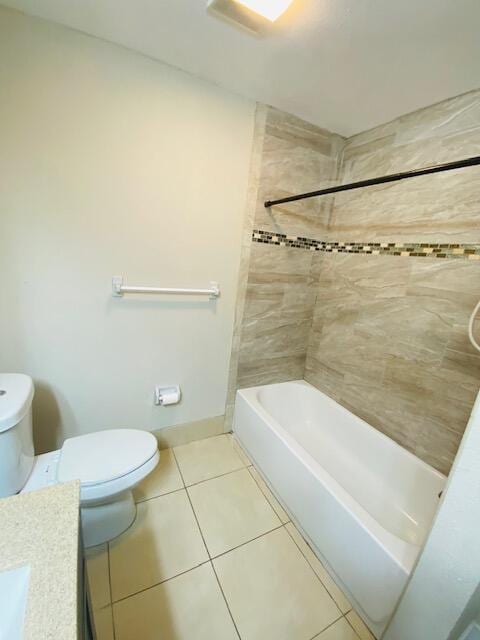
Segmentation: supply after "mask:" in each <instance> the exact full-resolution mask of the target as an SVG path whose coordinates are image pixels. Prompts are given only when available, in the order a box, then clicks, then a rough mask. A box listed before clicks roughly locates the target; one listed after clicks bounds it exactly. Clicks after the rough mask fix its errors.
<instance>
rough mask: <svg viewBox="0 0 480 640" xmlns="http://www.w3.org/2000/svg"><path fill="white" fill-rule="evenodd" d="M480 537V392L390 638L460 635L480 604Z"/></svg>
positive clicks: (451, 639) (452, 639)
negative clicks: (479, 594)
mask: <svg viewBox="0 0 480 640" xmlns="http://www.w3.org/2000/svg"><path fill="white" fill-rule="evenodd" d="M479 541H480V393H479V395H478V396H477V401H476V403H475V406H474V408H473V411H472V416H471V418H470V421H469V424H468V426H467V430H466V432H465V435H464V437H463V440H462V444H461V445H460V449H459V451H458V454H457V457H456V459H455V462H454V465H453V467H452V471H451V473H450V476H449V479H448V483H447V487H446V491H445V494H444V497H443V500H442V503H441V505H440V509H439V511H438V513H437V516H436V518H435V522H434V524H433V527H432V531H431V532H430V536H429V538H428V540H427V543H426V545H425V548H424V550H423V552H422V555H421V556H420V559H419V561H418V565H417V567H416V569H415V572H414V574H413V575H412V578H411V580H410V583H409V584H408V586H407V589H406V591H405V593H404V595H403V598H402V600H401V601H400V604H399V607H398V609H397V612H396V614H395V615H394V617H393V620H392V623H391V625H390V627H389V628H388V629H387V632H386V634H385V640H407V639H408V640H447V639H448V640H456V639H457V638H458V635H459V633H460V632H461V631H462V627H464V626H465V624H464V623H465V622H468V618H470V620H471V619H472V618H473V617H474V613H475V609H476V608H478V593H479V584H480V543H479ZM467 614H468V615H467Z"/></svg>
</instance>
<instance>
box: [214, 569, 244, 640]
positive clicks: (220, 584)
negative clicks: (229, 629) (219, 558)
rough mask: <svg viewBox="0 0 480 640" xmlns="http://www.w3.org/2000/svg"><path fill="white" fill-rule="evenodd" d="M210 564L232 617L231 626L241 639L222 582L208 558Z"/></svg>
mask: <svg viewBox="0 0 480 640" xmlns="http://www.w3.org/2000/svg"><path fill="white" fill-rule="evenodd" d="M210 564H211V565H212V569H213V573H214V574H215V578H216V579H217V583H218V587H219V589H220V591H221V593H222V596H223V599H224V600H225V605H226V607H227V610H228V613H229V614H230V618H231V619H232V622H233V626H234V627H235V631H236V632H237V636H238V637H239V640H241V636H240V632H239V631H238V627H237V623H236V622H235V618H234V617H233V615H232V612H231V610H230V605H229V604H228V600H227V596H226V595H225V593H224V591H223V587H222V583H221V582H220V578H219V577H218V575H217V571H216V569H215V567H214V565H213V562H212V561H211V560H210Z"/></svg>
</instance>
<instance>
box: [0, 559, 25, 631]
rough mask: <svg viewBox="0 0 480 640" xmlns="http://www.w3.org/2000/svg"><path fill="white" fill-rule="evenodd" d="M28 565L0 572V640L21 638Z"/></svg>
mask: <svg viewBox="0 0 480 640" xmlns="http://www.w3.org/2000/svg"><path fill="white" fill-rule="evenodd" d="M29 582H30V567H28V566H23V567H18V568H16V569H10V570H9V571H1V572H0V640H22V637H23V622H24V618H25V610H26V608H27V596H28V583H29Z"/></svg>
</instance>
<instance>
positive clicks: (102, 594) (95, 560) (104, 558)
mask: <svg viewBox="0 0 480 640" xmlns="http://www.w3.org/2000/svg"><path fill="white" fill-rule="evenodd" d="M85 562H86V571H87V584H88V593H89V596H90V605H91V607H92V609H93V610H96V609H101V608H102V607H106V606H107V605H109V604H110V603H111V596H110V576H109V568H108V545H107V544H106V543H105V544H101V545H98V546H97V547H90V548H89V549H85Z"/></svg>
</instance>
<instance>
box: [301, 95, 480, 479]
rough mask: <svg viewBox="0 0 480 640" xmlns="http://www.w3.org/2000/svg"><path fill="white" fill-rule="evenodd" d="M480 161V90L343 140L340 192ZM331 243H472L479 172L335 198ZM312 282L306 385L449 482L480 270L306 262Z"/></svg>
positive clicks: (465, 409) (472, 369) (369, 260)
mask: <svg viewBox="0 0 480 640" xmlns="http://www.w3.org/2000/svg"><path fill="white" fill-rule="evenodd" d="M478 154H480V92H479V91H477V92H472V93H469V94H466V95H464V96H460V97H458V98H454V99H452V100H448V101H446V102H443V103H441V104H439V105H434V106H432V107H429V108H427V109H423V110H421V111H417V112H415V113H412V114H409V115H406V116H403V117H401V118H398V119H397V120H395V121H393V122H390V123H388V124H386V125H383V126H381V127H377V128H376V129H373V130H372V131H367V132H366V133H362V134H360V135H358V136H354V137H353V138H350V139H349V140H347V142H346V145H345V149H344V155H343V162H342V165H341V170H340V178H341V181H342V182H351V181H355V180H360V179H362V178H366V177H373V176H376V175H384V174H388V173H393V172H396V171H404V170H408V169H413V168H415V167H422V166H428V165H432V164H438V163H441V162H448V161H450V160H454V159H461V158H465V157H468V156H470V155H478ZM328 233H329V237H330V239H332V240H333V239H335V240H336V241H337V240H338V241H347V240H350V241H372V239H375V240H374V241H376V242H379V241H389V242H395V241H396V242H398V241H407V240H409V241H416V242H422V241H423V242H448V243H456V242H469V243H478V242H480V170H479V169H478V168H472V169H463V170H459V171H453V172H450V173H442V174H439V175H437V176H426V177H421V178H414V179H411V180H408V181H405V182H401V183H396V184H392V185H382V186H378V187H371V188H368V189H362V190H359V191H351V192H348V193H345V194H338V195H337V196H336V198H335V204H334V209H333V212H332V215H331V221H330V229H329V232H328ZM314 259H315V263H316V265H315V267H316V270H317V274H318V275H319V285H318V290H317V293H318V297H317V303H316V307H315V317H314V322H313V326H312V332H311V334H310V341H309V348H308V356H307V363H306V371H305V378H306V380H308V381H309V382H311V383H312V384H314V385H315V386H317V387H318V388H319V389H321V390H323V391H325V392H326V393H328V394H329V395H331V396H332V397H334V398H335V399H336V400H337V401H338V402H340V403H341V404H342V405H344V406H345V407H347V408H348V409H350V410H351V411H353V412H354V413H355V414H357V415H359V416H361V417H362V418H364V419H365V420H367V421H368V422H369V423H370V424H372V425H373V426H375V427H376V428H377V429H379V430H380V431H382V432H384V433H386V434H387V435H388V436H390V437H392V438H393V439H394V440H396V441H397V442H399V443H400V444H401V445H402V446H404V447H406V448H407V449H409V450H410V451H412V452H414V453H415V454H416V455H418V456H419V457H420V458H422V459H424V460H426V461H427V462H428V463H430V464H432V465H433V466H435V467H436V468H437V469H440V470H441V471H443V472H448V471H449V469H450V466H451V463H452V461H453V458H454V456H455V454H456V451H457V448H458V444H459V442H460V439H461V437H462V434H463V431H464V429H465V426H466V423H467V420H468V417H469V414H470V410H471V408H472V404H473V401H474V398H475V395H476V392H477V391H478V387H479V381H480V354H478V353H477V352H475V350H474V349H473V348H472V347H471V345H470V343H469V340H468V335H467V323H468V318H469V315H470V313H471V311H472V309H473V307H474V305H475V303H476V301H477V300H478V298H480V263H479V262H473V261H468V260H455V259H445V260H442V259H435V260H434V259H429V258H410V257H409V258H403V257H389V256H365V255H360V254H358V255H355V254H354V255H339V254H337V255H334V254H322V255H316V256H315V258H314Z"/></svg>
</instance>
